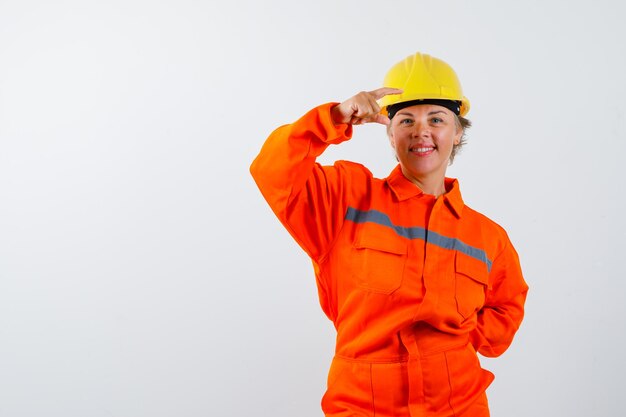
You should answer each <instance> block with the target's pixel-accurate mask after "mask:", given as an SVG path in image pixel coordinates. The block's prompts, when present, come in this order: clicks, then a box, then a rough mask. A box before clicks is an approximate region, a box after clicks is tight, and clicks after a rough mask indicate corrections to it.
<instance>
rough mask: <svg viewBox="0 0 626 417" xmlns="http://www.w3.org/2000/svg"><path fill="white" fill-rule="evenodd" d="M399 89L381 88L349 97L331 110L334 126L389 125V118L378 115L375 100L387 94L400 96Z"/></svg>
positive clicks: (378, 108)
mask: <svg viewBox="0 0 626 417" xmlns="http://www.w3.org/2000/svg"><path fill="white" fill-rule="evenodd" d="M401 93H402V90H400V89H399V88H390V87H382V88H379V89H376V90H374V91H361V92H360V93H358V94H357V95H355V96H353V97H350V98H349V99H347V100H346V101H344V102H343V103H341V104H338V105H336V106H335V107H333V108H332V110H331V116H332V118H333V122H335V124H341V123H349V124H351V125H362V124H364V123H381V124H383V125H388V124H389V118H388V117H387V116H383V115H382V114H379V112H380V106H379V105H378V103H377V102H376V100H378V99H381V98H383V97H384V96H386V95H389V94H401Z"/></svg>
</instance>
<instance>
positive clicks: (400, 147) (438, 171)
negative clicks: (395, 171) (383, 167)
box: [389, 104, 463, 183]
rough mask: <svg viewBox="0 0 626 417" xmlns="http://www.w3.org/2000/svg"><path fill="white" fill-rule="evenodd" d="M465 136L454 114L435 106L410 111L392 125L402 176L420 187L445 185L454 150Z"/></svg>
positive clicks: (390, 126)
mask: <svg viewBox="0 0 626 417" xmlns="http://www.w3.org/2000/svg"><path fill="white" fill-rule="evenodd" d="M462 134H463V131H462V130H461V128H460V127H459V126H458V125H457V122H456V117H455V115H454V113H452V112H451V111H450V110H448V109H447V108H445V107H442V106H437V105H434V104H418V105H416V106H411V107H406V108H404V109H402V110H400V111H398V112H397V113H396V115H395V116H394V117H393V119H392V120H391V124H390V125H389V140H390V142H391V146H392V147H393V148H394V149H395V151H396V156H397V157H398V160H399V161H400V166H401V168H402V173H403V174H404V176H405V177H407V178H408V179H409V180H410V181H412V182H417V183H424V182H426V181H428V182H430V181H443V179H444V177H445V175H446V168H447V167H448V161H449V160H450V154H451V153H452V147H453V145H457V144H458V143H459V142H460V140H461V136H462Z"/></svg>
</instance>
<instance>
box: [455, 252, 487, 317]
mask: <svg viewBox="0 0 626 417" xmlns="http://www.w3.org/2000/svg"><path fill="white" fill-rule="evenodd" d="M454 267H455V290H454V292H455V299H456V307H457V310H458V312H459V314H460V315H461V316H463V318H468V317H471V316H472V315H473V314H475V313H476V312H477V311H478V310H480V309H481V308H482V307H483V306H484V305H485V295H486V293H487V288H488V285H489V272H487V266H486V265H485V264H484V263H483V262H481V261H479V260H477V259H473V258H471V257H469V256H467V255H464V254H460V253H458V252H457V253H456V255H455V260H454Z"/></svg>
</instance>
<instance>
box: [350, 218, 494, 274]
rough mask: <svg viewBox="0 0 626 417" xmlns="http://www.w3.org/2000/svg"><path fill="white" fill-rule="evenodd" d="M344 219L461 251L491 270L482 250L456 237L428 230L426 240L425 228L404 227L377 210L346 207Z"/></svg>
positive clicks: (489, 262)
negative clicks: (374, 224)
mask: <svg viewBox="0 0 626 417" xmlns="http://www.w3.org/2000/svg"><path fill="white" fill-rule="evenodd" d="M346 220H350V221H352V222H354V223H368V222H369V223H376V224H379V225H381V226H386V227H389V228H390V229H392V230H393V231H394V232H396V234H398V235H399V236H402V237H405V238H407V239H421V240H424V241H427V242H428V243H430V244H432V245H435V246H439V247H440V248H444V249H450V250H455V251H458V252H461V253H463V254H465V255H467V256H470V257H472V258H474V259H478V260H479V261H481V262H484V263H485V265H487V270H488V271H491V264H492V262H491V261H490V260H489V259H488V258H487V254H486V253H485V251H484V250H482V249H478V248H475V247H473V246H470V245H468V244H466V243H463V242H462V241H460V240H459V239H457V238H453V237H448V236H443V235H440V234H439V233H437V232H433V231H432V230H429V231H428V240H426V229H424V228H423V227H417V226H414V227H404V226H398V225H395V224H393V223H392V222H391V219H389V216H387V215H386V214H385V213H383V212H381V211H378V210H367V211H361V210H357V209H355V208H352V207H348V212H347V213H346Z"/></svg>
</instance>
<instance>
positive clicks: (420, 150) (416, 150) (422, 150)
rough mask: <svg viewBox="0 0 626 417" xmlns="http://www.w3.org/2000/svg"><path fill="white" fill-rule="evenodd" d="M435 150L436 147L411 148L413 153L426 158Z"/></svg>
mask: <svg viewBox="0 0 626 417" xmlns="http://www.w3.org/2000/svg"><path fill="white" fill-rule="evenodd" d="M434 150H435V147H434V146H416V147H413V148H410V149H409V151H410V152H411V153H414V154H417V155H418V156H425V155H429V154H431V153H432V152H433V151H434Z"/></svg>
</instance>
